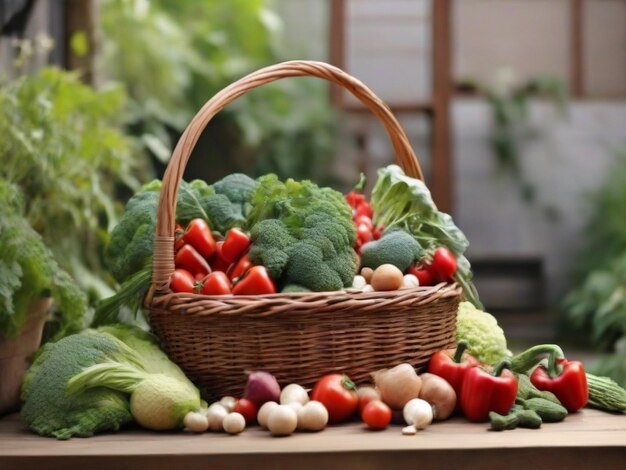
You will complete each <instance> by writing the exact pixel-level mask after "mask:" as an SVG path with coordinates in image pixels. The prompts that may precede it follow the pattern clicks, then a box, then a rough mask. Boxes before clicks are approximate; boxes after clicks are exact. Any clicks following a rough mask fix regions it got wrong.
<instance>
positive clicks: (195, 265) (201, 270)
mask: <svg viewBox="0 0 626 470" xmlns="http://www.w3.org/2000/svg"><path fill="white" fill-rule="evenodd" d="M174 263H175V265H176V267H177V268H181V269H186V270H187V271H189V272H190V273H191V274H192V275H194V276H195V275H196V274H204V275H206V274H209V273H210V272H211V268H210V267H209V263H207V261H206V260H205V259H204V258H203V257H202V255H201V254H200V253H198V252H197V251H196V249H195V248H194V247H193V246H191V245H184V246H183V247H182V248H181V249H180V250H178V253H176V256H175V258H174Z"/></svg>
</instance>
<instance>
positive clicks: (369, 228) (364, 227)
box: [345, 191, 384, 253]
mask: <svg viewBox="0 0 626 470" xmlns="http://www.w3.org/2000/svg"><path fill="white" fill-rule="evenodd" d="M345 197H346V201H347V202H348V204H349V205H350V207H352V222H354V226H355V227H356V243H355V245H354V249H355V250H356V252H357V253H360V252H361V247H362V246H363V245H365V244H366V243H367V242H369V241H372V240H378V239H379V238H380V236H381V235H382V233H383V230H384V227H382V226H378V227H374V223H373V222H372V215H373V212H372V206H371V205H370V203H369V202H368V201H367V199H365V195H364V194H363V193H360V192H358V191H350V192H349V193H348V194H346V196H345Z"/></svg>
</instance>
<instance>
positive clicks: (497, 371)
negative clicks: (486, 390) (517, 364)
mask: <svg viewBox="0 0 626 470" xmlns="http://www.w3.org/2000/svg"><path fill="white" fill-rule="evenodd" d="M504 369H511V361H509V360H508V359H504V360H502V361H500V362H499V363H498V364H497V365H496V366H495V367H494V369H493V373H492V374H491V375H493V376H494V377H500V375H501V374H502V372H503V371H504Z"/></svg>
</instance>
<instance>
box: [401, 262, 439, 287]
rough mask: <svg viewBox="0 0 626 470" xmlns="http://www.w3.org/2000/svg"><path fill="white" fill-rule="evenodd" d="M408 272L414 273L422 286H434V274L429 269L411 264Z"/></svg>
mask: <svg viewBox="0 0 626 470" xmlns="http://www.w3.org/2000/svg"><path fill="white" fill-rule="evenodd" d="M408 274H413V275H414V276H415V277H416V278H417V280H418V281H419V283H420V286H432V285H434V284H435V283H434V279H433V275H432V274H431V273H430V271H429V270H428V269H425V268H422V267H419V268H418V267H417V266H411V267H410V268H409V270H408Z"/></svg>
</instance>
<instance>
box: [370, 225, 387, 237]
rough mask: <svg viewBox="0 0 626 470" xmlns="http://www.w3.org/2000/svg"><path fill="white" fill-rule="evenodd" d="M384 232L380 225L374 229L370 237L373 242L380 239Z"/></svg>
mask: <svg viewBox="0 0 626 470" xmlns="http://www.w3.org/2000/svg"><path fill="white" fill-rule="evenodd" d="M384 231H385V227H383V226H382V225H378V226H377V227H374V229H373V230H372V236H373V237H374V240H378V239H379V238H380V237H382V235H383V232H384Z"/></svg>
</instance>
